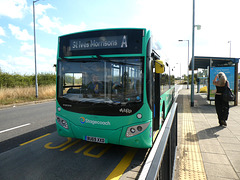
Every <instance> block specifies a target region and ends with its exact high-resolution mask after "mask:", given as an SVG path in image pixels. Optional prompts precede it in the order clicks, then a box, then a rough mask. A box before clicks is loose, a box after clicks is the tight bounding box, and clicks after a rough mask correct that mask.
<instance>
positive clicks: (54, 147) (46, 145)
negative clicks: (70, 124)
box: [44, 137, 72, 149]
mask: <svg viewBox="0 0 240 180" xmlns="http://www.w3.org/2000/svg"><path fill="white" fill-rule="evenodd" d="M71 141H72V138H70V137H68V138H67V141H66V142H64V143H62V144H60V145H58V146H50V145H51V144H52V142H49V143H47V144H45V146H44V147H45V148H47V149H58V148H61V147H63V146H65V145H67V144H68V143H70V142H71Z"/></svg>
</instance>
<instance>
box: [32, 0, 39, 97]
mask: <svg viewBox="0 0 240 180" xmlns="http://www.w3.org/2000/svg"><path fill="white" fill-rule="evenodd" d="M38 1H39V0H35V1H33V34H34V59H35V89H36V98H38V80H37V59H36V33H35V6H34V3H36V2H38Z"/></svg>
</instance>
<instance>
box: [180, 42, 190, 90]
mask: <svg viewBox="0 0 240 180" xmlns="http://www.w3.org/2000/svg"><path fill="white" fill-rule="evenodd" d="M178 41H180V42H181V41H187V42H188V58H187V62H188V66H189V40H178ZM188 66H187V89H189V68H188Z"/></svg>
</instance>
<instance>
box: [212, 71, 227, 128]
mask: <svg viewBox="0 0 240 180" xmlns="http://www.w3.org/2000/svg"><path fill="white" fill-rule="evenodd" d="M217 79H218V80H217ZM226 83H227V86H228V87H229V83H228V81H227V77H226V75H225V74H224V73H223V72H220V73H218V74H217V75H216V77H215V79H214V80H213V84H214V85H215V86H216V89H217V91H216V94H215V107H216V111H217V115H218V122H219V125H220V126H222V125H224V126H227V123H226V121H227V119H228V114H229V104H228V102H226V101H224V100H223V96H222V94H223V91H224V89H225V88H226Z"/></svg>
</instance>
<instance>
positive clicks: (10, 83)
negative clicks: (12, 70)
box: [0, 69, 56, 88]
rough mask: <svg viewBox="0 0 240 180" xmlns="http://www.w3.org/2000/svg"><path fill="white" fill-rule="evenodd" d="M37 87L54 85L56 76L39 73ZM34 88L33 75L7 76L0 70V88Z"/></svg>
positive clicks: (7, 74)
mask: <svg viewBox="0 0 240 180" xmlns="http://www.w3.org/2000/svg"><path fill="white" fill-rule="evenodd" d="M37 78H38V85H39V86H46V85H53V84H55V83H56V74H54V73H39V74H38V76H37ZM30 86H35V75H20V74H9V73H6V72H2V71H1V69H0V88H14V87H30Z"/></svg>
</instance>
